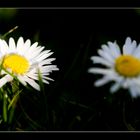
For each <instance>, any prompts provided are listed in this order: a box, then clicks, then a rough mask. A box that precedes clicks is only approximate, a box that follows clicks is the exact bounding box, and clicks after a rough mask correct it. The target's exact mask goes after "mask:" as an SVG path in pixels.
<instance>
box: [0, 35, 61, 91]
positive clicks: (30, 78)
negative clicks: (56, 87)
mask: <svg viewBox="0 0 140 140" xmlns="http://www.w3.org/2000/svg"><path fill="white" fill-rule="evenodd" d="M44 48H45V47H42V46H38V42H35V43H33V44H32V45H31V41H30V40H29V39H28V40H26V41H25V42H24V39H23V37H20V38H19V39H18V41H17V44H15V41H14V39H13V38H10V39H9V44H7V43H6V41H5V40H1V39H0V60H1V66H2V67H1V68H2V69H1V76H2V78H1V79H0V87H2V86H3V85H5V84H6V83H7V82H10V81H12V80H13V79H14V78H13V76H11V74H10V73H12V75H14V76H16V77H17V79H18V80H19V81H20V82H21V83H22V84H23V85H24V86H26V85H27V83H28V84H29V85H31V86H32V87H33V88H35V89H36V90H40V86H39V84H38V83H37V82H36V81H38V80H39V78H38V72H40V74H41V76H42V81H43V82H44V83H47V84H48V83H49V82H48V80H53V79H51V78H49V77H48V75H49V74H50V72H52V71H55V70H59V69H58V68H57V66H56V65H51V62H52V61H54V60H55V58H48V57H49V56H50V55H52V53H53V52H50V50H43V49H44Z"/></svg>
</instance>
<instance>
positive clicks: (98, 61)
mask: <svg viewBox="0 0 140 140" xmlns="http://www.w3.org/2000/svg"><path fill="white" fill-rule="evenodd" d="M91 60H93V62H94V63H100V64H102V65H105V66H108V67H112V66H113V63H111V62H109V61H106V60H104V59H103V58H102V57H98V56H92V57H91Z"/></svg>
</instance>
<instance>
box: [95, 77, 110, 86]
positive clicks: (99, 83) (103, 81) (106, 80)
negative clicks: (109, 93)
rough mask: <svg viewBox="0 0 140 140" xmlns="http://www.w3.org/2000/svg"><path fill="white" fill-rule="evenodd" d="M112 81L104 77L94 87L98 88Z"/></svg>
mask: <svg viewBox="0 0 140 140" xmlns="http://www.w3.org/2000/svg"><path fill="white" fill-rule="evenodd" d="M110 80H111V79H110V78H109V77H107V76H104V77H103V78H102V79H99V80H97V81H96V82H95V83H94V85H95V86H96V87H99V86H103V85H104V84H106V83H108V82H109V81H110Z"/></svg>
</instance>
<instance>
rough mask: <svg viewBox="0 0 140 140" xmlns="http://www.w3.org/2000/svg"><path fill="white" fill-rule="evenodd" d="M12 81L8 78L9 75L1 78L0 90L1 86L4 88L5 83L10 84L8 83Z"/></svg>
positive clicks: (11, 78)
mask: <svg viewBox="0 0 140 140" xmlns="http://www.w3.org/2000/svg"><path fill="white" fill-rule="evenodd" d="M12 80H13V77H12V76H10V75H6V76H4V77H2V78H1V79H0V88H1V87H2V86H4V85H5V84H6V83H7V82H10V81H12Z"/></svg>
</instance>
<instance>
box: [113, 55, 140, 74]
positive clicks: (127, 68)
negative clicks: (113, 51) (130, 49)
mask: <svg viewBox="0 0 140 140" xmlns="http://www.w3.org/2000/svg"><path fill="white" fill-rule="evenodd" d="M115 69H116V71H117V72H118V73H119V74H121V75H123V76H126V77H134V76H137V75H139V74H140V59H138V58H135V57H133V56H131V55H121V56H120V57H118V58H117V59H116V64H115Z"/></svg>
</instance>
